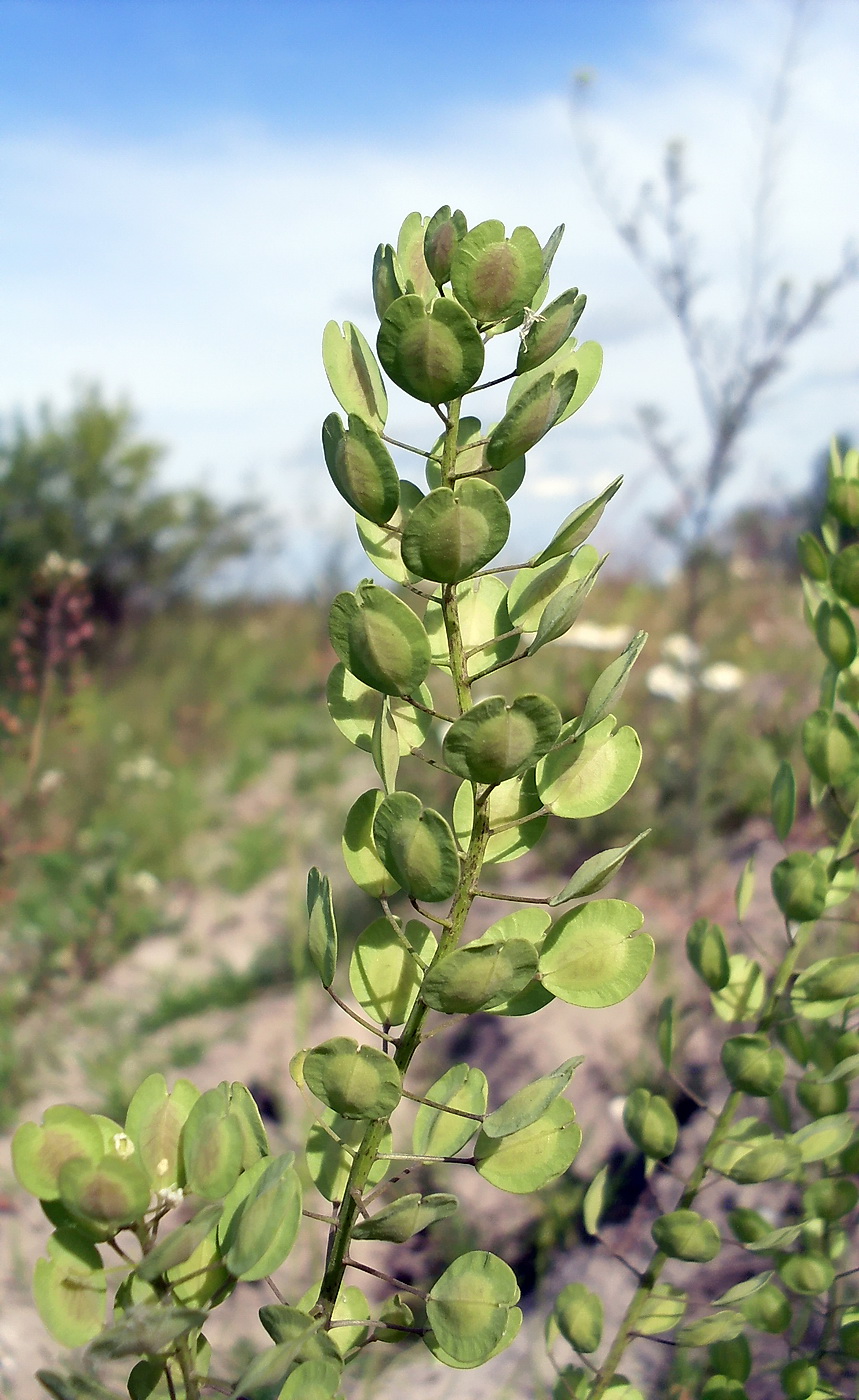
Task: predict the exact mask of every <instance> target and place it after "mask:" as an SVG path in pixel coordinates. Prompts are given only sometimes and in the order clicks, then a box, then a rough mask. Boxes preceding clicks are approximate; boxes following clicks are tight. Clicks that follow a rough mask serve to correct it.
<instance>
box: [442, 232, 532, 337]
mask: <svg viewBox="0 0 859 1400" xmlns="http://www.w3.org/2000/svg"><path fill="white" fill-rule="evenodd" d="M543 275H544V274H543V250H542V248H541V247H540V244H539V241H538V239H537V236H536V234H534V233H532V232H531V230H530V229H529V228H522V227H520V228H515V229H514V230H513V232H512V233H511V235H510V237H509V238H505V236H504V225H503V224H502V223H500V222H499V220H497V219H487V220H486V221H485V222H484V223H481V224H477V225H476V226H475V227H474V228H473V229H470V230H469V232H468V233H467V234H466V235H465V237H464V238H462V239H461V240H460V242H459V243H458V244H457V246H456V250H455V251H454V254H453V260H452V262H451V268H450V280H451V284H452V286H453V292H454V296H455V297H456V299H457V301H458V302H459V303H460V304H461V305H462V306H464V307H465V309H466V311H467V312H468V313H469V314H470V315H471V316H473V317H474V319H475V321H478V322H479V323H480V325H482V326H487V325H492V324H494V323H495V322H497V321H506V320H508V319H509V318H510V317H513V316H516V315H518V314H519V312H522V311H524V310H525V307H526V306H531V305H532V303H533V301H534V298H535V296H536V294H537V289H538V287H539V286H540V283H541V282H542V280H543Z"/></svg>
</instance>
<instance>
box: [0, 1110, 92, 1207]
mask: <svg viewBox="0 0 859 1400" xmlns="http://www.w3.org/2000/svg"><path fill="white" fill-rule="evenodd" d="M103 1155H104V1146H103V1143H102V1136H101V1132H100V1131H99V1127H98V1124H97V1123H96V1121H95V1119H94V1118H93V1117H92V1116H91V1115H90V1114H89V1113H84V1111H83V1109H81V1108H75V1107H74V1106H73V1105H72V1104H56V1105H54V1107H52V1108H48V1109H46V1110H45V1113H44V1115H43V1118H42V1123H41V1124H36V1123H22V1124H21V1126H20V1127H19V1128H18V1130H17V1132H16V1133H15V1136H14V1138H13V1139H12V1169H13V1171H14V1172H15V1176H16V1177H17V1179H18V1181H19V1182H20V1183H21V1185H22V1186H23V1187H24V1190H25V1191H29V1192H30V1193H31V1195H33V1196H38V1197H39V1198H40V1199H41V1200H43V1201H56V1200H59V1197H60V1188H59V1175H60V1171H61V1169H62V1167H63V1166H64V1165H65V1163H66V1162H70V1161H73V1160H75V1159H79V1160H81V1161H85V1162H89V1163H94V1162H97V1161H99V1160H100V1159H101V1157H102V1156H103Z"/></svg>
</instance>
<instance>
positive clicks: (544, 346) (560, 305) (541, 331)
mask: <svg viewBox="0 0 859 1400" xmlns="http://www.w3.org/2000/svg"><path fill="white" fill-rule="evenodd" d="M586 302H587V297H586V296H585V294H584V292H580V291H579V289H578V287H571V288H570V289H569V291H567V292H562V293H561V295H560V296H559V297H556V298H555V300H554V301H553V302H550V303H549V305H548V306H547V307H544V309H543V313H542V315H541V316H540V317H539V319H538V320H536V321H535V322H534V324H533V325H532V326H531V329H530V330H529V331H528V333H527V335H526V336H525V337H524V339H523V340H522V344H521V345H520V346H519V355H518V357H517V360H516V372H517V374H523V373H524V372H525V371H526V370H529V369H536V368H537V367H538V366H539V365H542V364H544V363H545V361H546V360H549V359H551V357H552V356H553V355H554V354H555V353H556V351H558V350H560V348H561V346H562V345H564V344H566V342H567V341H568V340H569V338H570V336H571V335H572V333H573V331H574V330H575V328H576V326H577V325H578V323H579V318H580V317H581V314H582V312H583V311H584V309H585V304H586Z"/></svg>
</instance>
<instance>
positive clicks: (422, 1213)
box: [352, 1192, 459, 1244]
mask: <svg viewBox="0 0 859 1400" xmlns="http://www.w3.org/2000/svg"><path fill="white" fill-rule="evenodd" d="M458 1206H459V1202H458V1201H457V1199H456V1197H455V1196H451V1195H446V1194H444V1193H443V1192H436V1193H435V1194H433V1195H429V1196H421V1195H420V1193H419V1192H414V1193H413V1194H411V1195H408V1196H400V1197H399V1199H398V1200H396V1201H393V1202H392V1203H391V1205H389V1206H385V1207H384V1208H383V1209H382V1210H380V1211H377V1212H376V1214H375V1215H372V1216H370V1218H369V1220H360V1221H359V1222H358V1224H357V1225H356V1226H355V1229H354V1230H353V1231H352V1235H353V1238H354V1239H356V1240H387V1241H388V1242H389V1243H391V1244H405V1242H406V1240H410V1239H411V1238H412V1236H413V1235H417V1234H419V1233H420V1231H421V1230H426V1229H427V1228H428V1227H429V1226H430V1225H433V1224H435V1222H436V1221H437V1220H446V1219H447V1218H448V1217H449V1216H451V1215H454V1214H455V1213H456V1211H457V1208H458Z"/></svg>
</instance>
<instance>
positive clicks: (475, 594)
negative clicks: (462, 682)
mask: <svg viewBox="0 0 859 1400" xmlns="http://www.w3.org/2000/svg"><path fill="white" fill-rule="evenodd" d="M456 597H457V602H458V604H459V630H460V632H461V634H462V645H463V648H464V650H465V651H466V652H467V653H471V654H470V655H469V656H468V660H467V661H466V663H465V669H466V671H467V672H468V675H469V676H477V675H479V674H480V673H481V671H485V670H486V669H487V668H488V667H490V666H495V665H497V664H498V662H499V661H508V660H509V659H510V657H511V656H513V655H514V654H515V652H516V649H517V647H518V645H519V638H518V637H516V636H513V637H511V636H509V635H508V633H509V632H510V630H511V626H512V624H511V622H510V617H509V614H508V612H507V589H506V588H505V586H504V584H503V583H502V582H501V580H500V578H498V577H497V576H495V575H494V574H490V575H489V576H488V577H484V578H479V579H475V580H474V582H473V583H472V582H466V583H461V584H459V585H458V586H457V590H456ZM424 627H425V628H426V632H427V636H428V637H429V640H430V647H431V649H432V650H431V655H432V663H433V665H434V666H440V667H441V668H442V669H443V670H450V663H449V659H448V649H447V633H446V632H445V629H444V617H443V615H442V610H441V607H440V605H439V603H438V602H437V601H436V600H434V599H430V601H429V602H428V603H427V607H426V612H425V613H424ZM496 637H503V639H504V640H503V641H495V640H494V639H495V638H496ZM474 648H476V650H474Z"/></svg>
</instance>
